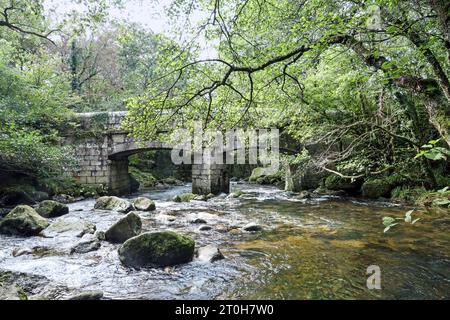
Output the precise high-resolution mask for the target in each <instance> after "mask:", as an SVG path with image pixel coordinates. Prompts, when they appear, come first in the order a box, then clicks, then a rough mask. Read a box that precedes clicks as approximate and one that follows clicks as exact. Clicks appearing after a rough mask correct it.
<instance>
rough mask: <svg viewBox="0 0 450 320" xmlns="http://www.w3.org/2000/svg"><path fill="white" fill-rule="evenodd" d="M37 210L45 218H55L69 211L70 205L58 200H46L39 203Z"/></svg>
mask: <svg viewBox="0 0 450 320" xmlns="http://www.w3.org/2000/svg"><path fill="white" fill-rule="evenodd" d="M36 212H37V213H39V215H41V216H42V217H44V218H54V217H60V216H62V215H65V214H67V213H69V207H68V206H67V205H65V204H62V203H60V202H57V201H53V200H45V201H42V202H41V203H39V206H38V207H37V208H36Z"/></svg>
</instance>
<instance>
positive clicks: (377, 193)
mask: <svg viewBox="0 0 450 320" xmlns="http://www.w3.org/2000/svg"><path fill="white" fill-rule="evenodd" d="M361 190H362V195H363V197H365V198H380V197H384V196H389V195H390V193H391V190H392V187H391V186H390V185H389V183H387V182H386V181H385V180H383V179H373V180H368V181H366V182H364V183H363V185H362V187H361Z"/></svg>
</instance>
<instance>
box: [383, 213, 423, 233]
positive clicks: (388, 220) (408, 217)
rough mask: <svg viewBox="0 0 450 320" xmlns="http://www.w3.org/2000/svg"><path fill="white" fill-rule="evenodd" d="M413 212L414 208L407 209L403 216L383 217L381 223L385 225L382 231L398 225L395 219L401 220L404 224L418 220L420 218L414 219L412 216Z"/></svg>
mask: <svg viewBox="0 0 450 320" xmlns="http://www.w3.org/2000/svg"><path fill="white" fill-rule="evenodd" d="M413 213H414V210H409V211H407V212H406V213H405V217H404V218H393V217H383V219H382V220H383V225H384V226H385V228H384V231H383V232H384V233H386V232H388V231H389V230H390V229H391V228H392V227H394V226H396V225H398V224H399V223H400V222H396V221H400V220H403V221H404V223H405V224H411V225H413V224H415V223H416V222H417V221H419V220H420V218H417V219H414V220H413V218H412V214H413Z"/></svg>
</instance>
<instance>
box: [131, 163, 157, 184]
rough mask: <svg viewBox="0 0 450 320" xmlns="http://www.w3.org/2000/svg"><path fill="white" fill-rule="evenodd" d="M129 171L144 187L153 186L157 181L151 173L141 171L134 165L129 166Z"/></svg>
mask: <svg viewBox="0 0 450 320" xmlns="http://www.w3.org/2000/svg"><path fill="white" fill-rule="evenodd" d="M129 172H130V174H131V175H132V176H133V177H134V178H135V179H136V180H137V181H138V182H139V183H140V185H141V186H143V187H145V188H149V187H154V186H155V185H156V183H157V182H158V180H157V179H156V178H155V177H154V176H153V174H151V173H150V172H145V171H141V170H139V169H138V168H136V167H133V166H130V169H129Z"/></svg>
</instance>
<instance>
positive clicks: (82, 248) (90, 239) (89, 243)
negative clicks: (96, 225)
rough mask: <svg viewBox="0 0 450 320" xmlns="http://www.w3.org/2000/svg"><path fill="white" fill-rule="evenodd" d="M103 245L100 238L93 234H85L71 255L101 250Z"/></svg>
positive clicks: (73, 248)
mask: <svg viewBox="0 0 450 320" xmlns="http://www.w3.org/2000/svg"><path fill="white" fill-rule="evenodd" d="M100 247H101V244H100V241H99V240H98V238H97V237H96V236H95V235H93V234H85V235H84V236H83V237H82V238H81V240H80V242H78V243H77V244H76V245H75V246H73V247H72V248H71V249H70V254H74V253H88V252H91V251H96V250H98V249H100Z"/></svg>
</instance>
